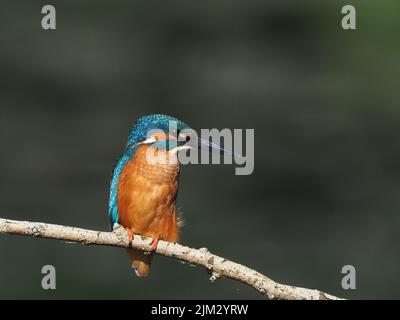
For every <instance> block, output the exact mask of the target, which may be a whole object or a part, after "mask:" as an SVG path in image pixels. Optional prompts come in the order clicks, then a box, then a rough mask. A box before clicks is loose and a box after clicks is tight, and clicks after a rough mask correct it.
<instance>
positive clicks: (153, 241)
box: [150, 237, 160, 252]
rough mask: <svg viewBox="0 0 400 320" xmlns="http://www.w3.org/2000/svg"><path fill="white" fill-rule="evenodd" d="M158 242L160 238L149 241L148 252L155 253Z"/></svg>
mask: <svg viewBox="0 0 400 320" xmlns="http://www.w3.org/2000/svg"><path fill="white" fill-rule="evenodd" d="M158 241H160V238H159V237H155V238H153V240H152V241H151V248H150V251H151V252H155V251H156V250H157V246H158Z"/></svg>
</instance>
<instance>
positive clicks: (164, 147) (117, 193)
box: [108, 114, 224, 277]
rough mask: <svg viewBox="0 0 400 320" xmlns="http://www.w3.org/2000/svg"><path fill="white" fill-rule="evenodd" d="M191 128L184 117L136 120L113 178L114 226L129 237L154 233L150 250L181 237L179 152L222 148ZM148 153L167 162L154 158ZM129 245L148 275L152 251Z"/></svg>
mask: <svg viewBox="0 0 400 320" xmlns="http://www.w3.org/2000/svg"><path fill="white" fill-rule="evenodd" d="M171 123H172V124H173V125H171ZM171 127H172V128H173V130H172V132H170V131H171V130H170V128H171ZM192 132H193V129H191V128H190V127H189V126H188V125H187V124H186V123H184V122H183V121H181V120H178V119H177V118H175V117H172V116H168V115H163V114H151V115H146V116H142V117H140V118H138V120H137V121H136V122H134V124H133V125H132V127H131V130H130V132H129V136H128V142H127V144H126V146H125V149H124V151H123V153H122V155H121V156H120V158H119V160H118V161H117V163H116V165H115V166H114V169H113V172H112V177H111V183H110V197H109V208H108V209H109V210H108V213H109V218H110V225H111V228H112V230H113V231H115V232H121V231H123V232H127V234H128V237H129V241H130V242H131V241H132V239H133V237H134V236H135V235H141V236H146V237H151V238H152V245H151V249H152V251H155V250H156V248H157V244H158V241H159V240H165V241H169V242H174V243H176V242H178V241H179V239H180V228H181V226H182V219H181V217H180V214H179V213H178V211H177V208H176V199H177V193H178V188H179V175H180V164H179V161H177V156H178V152H181V151H184V150H188V149H190V148H200V147H202V146H205V147H207V148H208V147H209V148H211V150H217V151H218V152H222V151H224V150H223V149H222V148H220V147H219V146H217V145H215V144H214V143H209V142H208V141H205V140H203V139H201V138H198V137H197V135H195V134H193V133H192ZM149 155H155V156H157V157H159V158H157V159H164V160H166V161H151V157H149ZM126 250H127V252H128V256H129V259H130V263H131V266H132V268H133V269H134V270H135V273H136V275H137V276H139V277H147V276H148V275H149V273H150V267H151V263H152V259H153V254H149V253H148V252H143V251H141V250H137V249H134V248H127V249H126Z"/></svg>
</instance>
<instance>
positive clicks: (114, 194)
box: [108, 147, 136, 229]
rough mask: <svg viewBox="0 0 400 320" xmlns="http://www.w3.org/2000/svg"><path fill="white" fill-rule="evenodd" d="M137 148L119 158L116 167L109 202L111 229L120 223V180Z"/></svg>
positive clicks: (112, 177) (129, 150) (113, 172)
mask: <svg viewBox="0 0 400 320" xmlns="http://www.w3.org/2000/svg"><path fill="white" fill-rule="evenodd" d="M135 150H136V148H135V147H134V148H131V149H128V150H127V151H126V152H125V153H124V154H123V155H122V156H121V158H119V160H118V161H117V163H116V164H115V166H114V169H113V171H112V176H111V182H110V199H109V202H108V216H109V219H110V227H111V229H112V228H113V226H114V224H116V223H118V201H117V199H118V180H119V176H120V174H121V172H122V170H123V169H124V167H125V164H126V163H127V162H128V161H129V160H130V159H131V158H132V157H133V155H134V154H135Z"/></svg>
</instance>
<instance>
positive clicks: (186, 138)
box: [178, 130, 190, 142]
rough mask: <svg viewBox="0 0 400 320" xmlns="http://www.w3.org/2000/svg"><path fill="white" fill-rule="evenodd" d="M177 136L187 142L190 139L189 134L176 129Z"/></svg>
mask: <svg viewBox="0 0 400 320" xmlns="http://www.w3.org/2000/svg"><path fill="white" fill-rule="evenodd" d="M178 138H179V140H180V141H186V142H188V141H189V140H190V135H189V134H187V133H185V132H180V130H179V131H178Z"/></svg>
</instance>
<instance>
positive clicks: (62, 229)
mask: <svg viewBox="0 0 400 320" xmlns="http://www.w3.org/2000/svg"><path fill="white" fill-rule="evenodd" d="M0 233H8V234H18V235H26V236H31V237H40V238H49V239H57V240H64V241H70V242H79V243H83V244H87V245H104V246H113V247H124V248H127V247H129V246H130V244H129V240H128V235H127V234H126V233H125V232H121V233H116V232H102V231H93V230H85V229H81V228H74V227H66V226H61V225H55V224H47V223H38V222H28V221H16V220H10V219H2V218H0ZM131 245H132V247H133V248H136V249H140V250H143V251H150V248H151V238H146V237H141V236H135V237H134V240H133V242H132V244H131ZM156 253H157V254H159V255H163V256H166V257H171V258H175V259H177V260H180V261H184V262H186V263H190V264H193V265H198V266H202V267H205V268H206V269H207V270H208V271H209V273H210V274H211V278H210V280H211V281H214V280H217V279H219V278H221V277H225V278H230V279H233V280H237V281H239V282H242V283H244V284H247V285H249V286H251V287H253V288H254V289H255V290H257V291H258V292H260V293H261V294H263V295H264V296H265V297H266V298H268V299H282V300H341V298H338V297H335V296H332V295H330V294H327V293H324V292H321V291H318V290H311V289H306V288H300V287H294V286H289V285H284V284H280V283H277V282H275V281H273V280H271V279H269V278H268V277H266V276H264V275H262V274H261V273H259V272H257V271H255V270H252V269H250V268H248V267H246V266H243V265H241V264H238V263H235V262H232V261H229V260H227V259H225V258H223V257H219V256H217V255H214V254H212V253H210V252H209V251H208V250H207V249H206V248H201V249H192V248H189V247H185V246H182V245H180V244H177V243H171V242H166V241H160V242H159V243H158V246H157V250H156Z"/></svg>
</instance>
